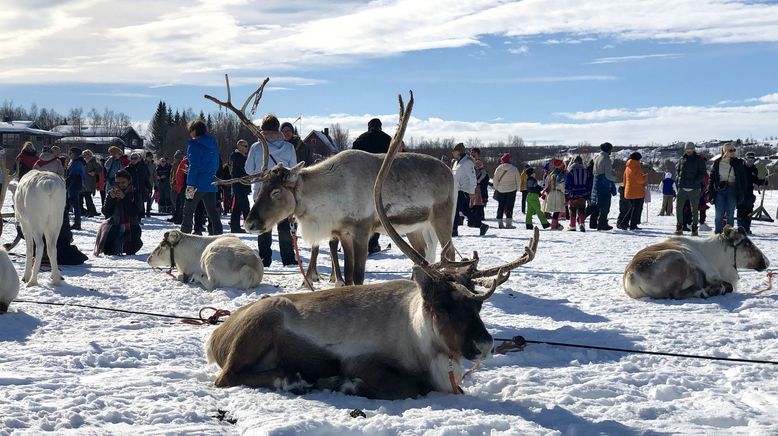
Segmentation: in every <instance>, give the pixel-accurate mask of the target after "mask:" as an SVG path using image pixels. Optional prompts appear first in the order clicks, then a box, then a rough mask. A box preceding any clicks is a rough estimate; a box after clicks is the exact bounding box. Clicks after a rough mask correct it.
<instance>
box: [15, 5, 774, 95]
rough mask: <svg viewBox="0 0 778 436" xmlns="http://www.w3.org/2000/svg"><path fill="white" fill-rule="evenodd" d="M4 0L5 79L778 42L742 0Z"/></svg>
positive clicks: (156, 79)
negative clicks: (628, 43) (546, 46)
mask: <svg viewBox="0 0 778 436" xmlns="http://www.w3.org/2000/svg"><path fill="white" fill-rule="evenodd" d="M3 3H4V4H3V5H2V10H3V13H2V14H0V47H3V49H2V50H0V61H2V63H3V65H5V66H6V68H3V69H2V70H1V71H0V82H2V83H50V82H60V83H61V82H97V83H106V82H113V83H143V84H148V85H159V84H198V85H202V84H207V83H210V82H212V81H213V77H215V76H216V77H218V76H220V75H221V73H223V72H225V71H229V72H231V73H237V74H236V75H240V74H247V75H254V74H256V73H255V72H261V74H267V75H271V74H272V75H275V74H279V73H281V74H283V72H285V71H286V72H288V71H298V70H299V69H300V68H301V67H304V68H306V69H315V68H322V67H325V66H328V65H344V64H349V63H353V62H358V61H360V60H361V59H365V58H371V57H386V56H392V55H396V54H400V53H404V52H409V51H419V50H428V49H440V48H450V47H462V46H467V45H482V42H481V41H480V39H481V38H482V37H483V36H485V35H499V36H507V37H518V38H521V37H532V36H542V37H552V36H553V37H554V38H555V39H556V40H557V41H560V42H565V43H575V42H576V41H584V40H590V39H594V38H602V37H608V38H614V39H617V40H638V39H640V40H658V41H668V42H677V41H680V42H684V41H700V42H704V43H738V42H761V41H769V42H775V41H778V4H774V3H755V2H751V1H745V0H742V1H729V0H727V1H725V0H685V1H681V0H678V1H673V2H670V1H668V0H641V1H633V2H624V1H618V0H602V1H598V2H573V1H570V0H524V1H521V2H504V1H501V0H482V1H473V2H454V1H444V0H430V1H425V2H419V1H415V0H414V1H411V0H377V1H373V2H369V3H362V2H356V1H342V0H341V1H334V2H315V1H312V0H305V1H302V2H294V3H292V5H291V6H290V4H289V3H288V2H282V1H280V0H263V1H259V0H230V1H221V0H199V1H194V2H192V1H191V0H186V1H184V0H170V1H166V2H157V1H152V0H137V1H133V2H115V1H110V0H69V1H63V2H43V3H41V4H39V5H37V6H36V8H35V11H34V14H35V25H32V26H30V25H28V24H29V23H28V20H26V19H25V17H27V16H28V15H29V13H30V9H29V6H28V5H27V4H25V3H24V2H11V4H5V3H8V2H7V1H4V2H3ZM22 26H24V27H22ZM557 35H563V36H560V37H557ZM564 35H572V36H570V37H566V36H564ZM549 41H551V39H549ZM8 65H12V67H10V68H9V67H8Z"/></svg>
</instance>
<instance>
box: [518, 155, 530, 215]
mask: <svg viewBox="0 0 778 436" xmlns="http://www.w3.org/2000/svg"><path fill="white" fill-rule="evenodd" d="M529 168H530V166H529V164H524V169H523V170H522V171H521V180H520V183H519V191H521V213H526V211H527V170H528V169H529Z"/></svg>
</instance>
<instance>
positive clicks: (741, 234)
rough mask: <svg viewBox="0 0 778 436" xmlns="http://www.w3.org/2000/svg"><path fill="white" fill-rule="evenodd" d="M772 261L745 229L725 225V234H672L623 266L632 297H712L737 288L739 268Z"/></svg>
mask: <svg viewBox="0 0 778 436" xmlns="http://www.w3.org/2000/svg"><path fill="white" fill-rule="evenodd" d="M769 265H770V261H769V260H768V259H767V257H766V256H765V255H764V254H763V253H762V252H761V251H760V250H759V249H758V248H757V247H756V246H755V245H754V244H753V243H752V242H751V240H750V239H748V235H746V232H745V230H744V229H743V228H739V229H733V228H731V227H726V228H725V229H724V232H723V233H721V234H720V235H714V236H711V237H709V238H705V239H691V238H678V237H673V238H668V239H667V240H665V241H662V242H660V243H658V244H653V245H649V246H648V247H646V248H644V249H642V250H640V251H638V252H637V253H636V254H635V257H633V258H632V261H631V262H630V263H629V264H628V265H627V268H626V269H625V270H624V279H623V281H624V290H625V291H626V293H627V295H629V296H630V297H632V298H641V297H651V298H675V299H683V298H691V297H702V298H707V297H711V296H714V295H721V294H726V293H728V292H732V291H734V290H735V288H736V287H737V282H738V279H739V278H740V277H739V276H738V273H737V269H738V268H750V269H755V270H757V271H764V270H765V269H767V267H768V266H769Z"/></svg>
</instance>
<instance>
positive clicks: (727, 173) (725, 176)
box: [692, 142, 747, 235]
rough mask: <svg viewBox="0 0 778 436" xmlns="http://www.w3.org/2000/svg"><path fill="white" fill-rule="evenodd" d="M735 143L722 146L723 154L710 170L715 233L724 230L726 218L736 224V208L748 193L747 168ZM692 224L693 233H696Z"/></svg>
mask: <svg viewBox="0 0 778 436" xmlns="http://www.w3.org/2000/svg"><path fill="white" fill-rule="evenodd" d="M736 153H737V147H735V144H733V143H731V142H730V143H728V144H726V145H724V146H723V147H722V150H721V156H719V158H718V159H717V160H716V162H714V163H713V168H711V170H710V185H711V186H712V187H713V190H714V196H713V199H714V201H713V204H714V206H715V207H716V215H715V221H714V229H713V231H714V233H716V234H717V235H718V234H720V233H721V232H722V231H724V224H723V222H724V219H725V218H726V221H727V224H728V225H729V226H730V227H731V226H734V225H735V209H736V208H737V206H738V205H739V204H742V203H743V201H744V199H745V195H746V184H747V181H746V170H745V164H744V163H743V160H742V159H739V158H738V157H737V155H736ZM694 230H695V227H694V224H692V235H694V233H695V232H694Z"/></svg>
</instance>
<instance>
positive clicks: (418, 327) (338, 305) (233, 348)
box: [206, 94, 538, 399]
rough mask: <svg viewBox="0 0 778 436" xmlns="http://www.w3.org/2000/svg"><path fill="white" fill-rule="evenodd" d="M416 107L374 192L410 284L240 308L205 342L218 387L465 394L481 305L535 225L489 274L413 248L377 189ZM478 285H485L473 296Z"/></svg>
mask: <svg viewBox="0 0 778 436" xmlns="http://www.w3.org/2000/svg"><path fill="white" fill-rule="evenodd" d="M412 106H413V94H411V99H410V101H409V102H408V108H407V110H406V108H405V107H404V105H403V104H402V99H401V100H400V124H399V126H398V128H397V132H396V133H395V135H394V137H393V139H392V143H391V145H390V149H389V153H387V155H386V157H385V161H384V163H383V165H382V166H381V170H380V171H379V173H378V176H377V178H376V182H375V186H374V191H375V193H376V194H375V195H374V197H373V199H374V201H375V209H376V210H377V211H378V219H379V221H380V222H381V224H382V225H383V226H384V228H385V229H386V230H387V233H388V234H389V235H390V237H391V238H392V240H393V241H394V243H395V244H396V245H397V246H398V247H400V249H401V250H402V251H403V252H404V253H405V254H406V255H408V256H409V257H410V258H411V259H412V260H413V262H414V263H415V266H414V267H413V275H412V277H411V280H393V281H389V282H383V283H376V284H370V285H357V286H346V287H343V288H338V289H329V290H325V291H321V292H315V293H304V294H291V295H279V296H274V297H270V298H265V299H262V300H259V301H256V302H254V303H251V304H249V305H247V306H244V307H242V308H240V309H238V310H237V311H236V312H235V313H234V314H233V315H232V316H231V317H230V318H229V319H228V320H227V321H226V322H225V323H224V324H223V325H221V326H220V327H218V328H217V329H216V330H215V331H214V332H213V334H212V335H211V337H210V339H209V340H208V343H207V345H206V351H207V356H208V361H209V362H216V363H217V364H218V365H219V366H220V367H221V372H220V374H219V376H218V377H217V378H216V386H219V387H227V386H236V385H247V386H252V387H264V388H280V389H286V390H292V391H295V392H305V391H308V390H311V389H322V388H327V389H336V390H340V391H342V392H346V393H351V394H356V395H361V396H366V397H370V398H381V399H399V398H408V397H416V396H419V395H425V394H427V393H429V392H431V391H443V392H453V393H461V389H460V388H459V386H458V384H459V383H460V382H461V380H462V375H463V364H464V361H465V360H475V361H479V360H483V359H486V358H488V357H489V356H490V354H491V349H492V345H493V341H492V337H491V335H490V334H489V332H488V331H487V330H486V328H485V327H484V324H483V321H482V320H481V318H480V315H479V312H480V310H481V305H482V304H483V302H484V301H485V300H487V299H488V298H489V297H491V296H492V295H493V294H494V292H495V290H496V289H497V286H499V285H500V284H501V283H503V282H504V281H505V280H507V279H508V277H509V275H510V270H511V269H513V268H515V267H517V266H519V265H522V264H525V263H527V262H529V261H531V260H532V259H533V257H534V255H535V250H536V249H537V243H538V230H537V228H536V229H535V234H534V238H533V239H532V240H530V244H529V246H528V247H526V248H525V253H524V255H523V256H521V257H520V258H519V259H517V260H515V261H514V262H511V263H509V264H507V265H504V266H501V267H497V268H491V269H488V270H485V271H479V270H478V269H477V264H478V257H477V255H476V256H474V259H472V260H469V261H464V262H452V261H447V260H444V261H441V262H438V263H435V264H430V263H428V261H427V260H426V259H425V257H424V256H422V255H421V254H420V253H418V252H416V251H415V250H414V249H413V248H411V246H409V245H408V244H407V243H406V242H405V241H404V240H403V239H402V238H401V237H400V236H399V234H398V232H397V231H396V230H395V229H394V227H393V226H392V224H391V222H390V221H389V219H388V217H387V215H388V213H390V212H391V210H390V209H389V207H385V206H384V204H383V203H382V195H381V193H382V192H383V191H384V190H385V189H383V188H384V181H385V179H386V177H387V175H389V174H391V171H390V166H391V165H392V162H393V160H394V156H395V154H396V153H397V150H398V147H399V146H400V144H401V141H402V137H403V134H404V132H405V128H406V125H407V122H408V117H409V116H410V112H411V109H412ZM486 277H493V278H492V279H491V280H487V279H486ZM476 284H478V285H481V286H485V287H487V288H488V291H487V292H485V293H483V294H480V293H476V292H475V291H474V286H475V285H476Z"/></svg>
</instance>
